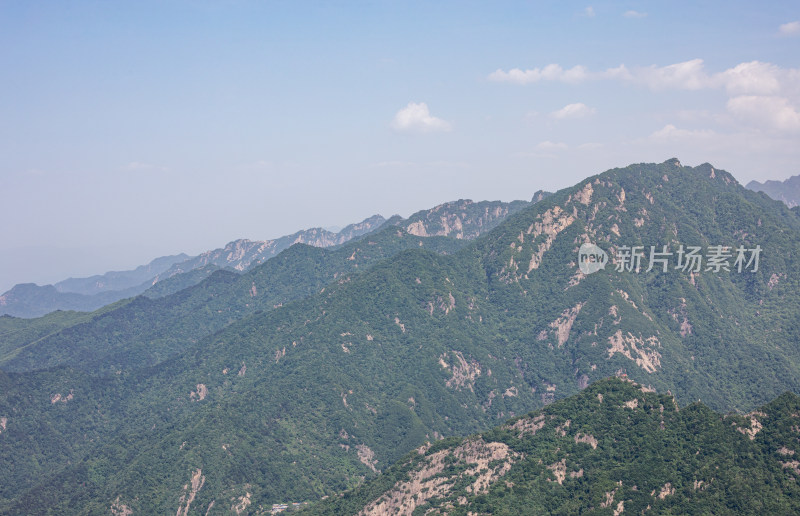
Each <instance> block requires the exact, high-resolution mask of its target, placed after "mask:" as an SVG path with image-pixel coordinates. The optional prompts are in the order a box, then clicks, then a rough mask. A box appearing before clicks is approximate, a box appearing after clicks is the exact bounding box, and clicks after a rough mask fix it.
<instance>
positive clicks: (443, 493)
mask: <svg viewBox="0 0 800 516" xmlns="http://www.w3.org/2000/svg"><path fill="white" fill-rule="evenodd" d="M799 422H800V397H798V396H797V395H794V394H788V393H787V394H786V395H783V396H781V397H779V398H778V399H776V400H775V401H773V402H772V403H770V404H768V405H766V406H765V407H762V408H761V409H759V410H758V411H755V412H753V413H751V414H748V415H747V416H738V415H729V416H721V415H719V414H717V413H715V412H713V411H711V410H710V409H709V408H707V407H706V406H704V405H702V404H699V403H697V404H692V405H690V406H688V407H685V408H683V409H680V410H679V409H678V405H677V404H676V402H675V399H674V398H672V397H671V396H665V395H659V394H655V393H652V392H649V391H646V390H644V389H642V388H641V386H638V385H636V384H634V383H632V382H629V381H625V380H620V379H616V378H611V379H608V380H601V381H598V382H596V383H594V384H593V385H592V386H590V387H589V388H588V389H586V390H584V391H582V392H581V393H580V394H577V395H575V396H572V397H570V398H567V399H565V400H561V401H559V402H556V403H554V404H552V405H550V406H548V407H547V408H545V409H542V410H540V411H538V412H534V413H531V414H529V415H526V416H524V417H520V418H515V419H513V420H511V421H509V422H507V423H506V424H504V425H503V426H500V427H498V428H495V429H493V430H491V431H489V432H485V433H483V434H479V435H473V436H471V437H468V438H461V439H458V438H451V439H447V440H443V441H439V442H437V443H435V444H433V445H431V444H426V445H424V446H422V447H420V448H418V449H417V450H416V451H413V452H411V453H410V454H408V455H407V456H406V457H404V458H403V459H402V460H400V461H399V462H398V463H397V464H395V465H394V466H392V467H391V468H390V469H389V470H388V471H386V472H385V473H383V474H381V475H380V476H378V477H377V478H375V479H372V480H370V481H368V482H366V483H365V484H364V485H363V486H361V487H359V488H357V489H355V490H353V491H350V492H347V493H344V494H343V495H342V496H334V497H332V498H330V499H329V500H327V501H325V502H322V503H320V504H319V505H317V506H315V507H311V508H310V509H309V510H307V511H303V514H326V515H328V514H329V515H337V516H339V515H347V514H365V515H370V514H374V515H379V514H397V515H404V514H405V515H411V514H412V513H413V514H431V513H432V514H444V513H446V514H454V515H455V514H463V515H466V514H508V515H516V514H584V513H585V514H642V513H644V514H648V513H652V514H796V513H797V512H798V511H800V487H798V483H797V480H798V477H799V476H800V469H799V468H798V462H797V460H795V458H796V455H797V453H798V452H799V451H800V446H798V430H797V428H798V423H799Z"/></svg>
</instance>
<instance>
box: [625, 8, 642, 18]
mask: <svg viewBox="0 0 800 516" xmlns="http://www.w3.org/2000/svg"><path fill="white" fill-rule="evenodd" d="M622 16H624V17H626V18H645V17H647V13H642V12H639V11H634V10H633V9H631V10H630V11H625V12H624V13H622Z"/></svg>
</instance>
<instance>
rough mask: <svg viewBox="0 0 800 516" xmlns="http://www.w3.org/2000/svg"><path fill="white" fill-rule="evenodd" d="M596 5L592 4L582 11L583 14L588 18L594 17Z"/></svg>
mask: <svg viewBox="0 0 800 516" xmlns="http://www.w3.org/2000/svg"><path fill="white" fill-rule="evenodd" d="M594 14H595V13H594V7H592V6H591V5H590V6H589V7H587V8H586V9H584V10H583V12H581V16H586V17H587V18H594Z"/></svg>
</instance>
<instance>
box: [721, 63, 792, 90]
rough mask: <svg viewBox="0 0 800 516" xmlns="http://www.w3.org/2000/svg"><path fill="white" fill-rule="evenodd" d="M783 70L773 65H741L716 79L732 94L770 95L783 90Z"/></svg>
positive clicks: (726, 71)
mask: <svg viewBox="0 0 800 516" xmlns="http://www.w3.org/2000/svg"><path fill="white" fill-rule="evenodd" d="M780 74H781V69H780V68H779V67H777V66H775V65H774V64H771V63H762V62H760V61H751V62H749V63H740V64H738V65H736V66H734V67H733V68H729V69H727V70H725V71H724V72H722V73H719V74H716V75H715V78H716V80H717V81H719V83H720V84H721V85H722V86H724V87H725V89H727V90H728V91H729V92H730V93H754V94H762V95H764V94H770V93H775V92H777V91H778V90H780V88H781V81H780V78H779V76H780Z"/></svg>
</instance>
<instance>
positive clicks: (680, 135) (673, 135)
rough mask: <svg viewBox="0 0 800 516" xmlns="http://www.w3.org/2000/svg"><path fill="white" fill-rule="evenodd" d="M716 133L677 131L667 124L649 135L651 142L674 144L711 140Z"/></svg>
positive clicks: (700, 130)
mask: <svg viewBox="0 0 800 516" xmlns="http://www.w3.org/2000/svg"><path fill="white" fill-rule="evenodd" d="M715 134H716V133H715V132H714V131H712V130H710V129H679V128H677V127H675V126H674V125H672V124H667V125H665V126H664V127H663V128H661V129H659V130H658V131H655V132H654V133H652V134H651V135H650V140H651V141H656V142H676V141H681V140H697V139H702V138H711V137H712V136H714V135H715Z"/></svg>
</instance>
